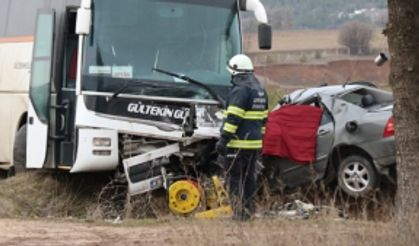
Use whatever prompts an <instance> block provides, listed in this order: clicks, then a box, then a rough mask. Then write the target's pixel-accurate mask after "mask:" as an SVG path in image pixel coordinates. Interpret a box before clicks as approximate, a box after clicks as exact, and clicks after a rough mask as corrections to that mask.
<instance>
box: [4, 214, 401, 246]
mask: <svg viewBox="0 0 419 246" xmlns="http://www.w3.org/2000/svg"><path fill="white" fill-rule="evenodd" d="M102 223H103V222H102ZM132 223H134V224H130V222H128V223H126V222H124V224H123V225H112V224H110V223H109V224H107V225H98V224H95V223H86V222H85V223H81V222H65V221H64V222H63V221H50V220H42V221H41V220H31V221H23V220H11V219H3V220H0V245H11V246H13V245H23V246H26V245H28V246H29V245H74V246H80V245H83V246H84V245H88V246H90V245H159V246H164V245H320V244H322V245H383V243H384V242H386V240H389V239H388V238H387V236H388V230H389V228H390V227H389V225H388V224H384V223H366V222H355V221H348V222H345V221H332V220H331V221H323V220H314V221H310V222H307V221H285V222H284V221H269V220H268V221H256V222H251V223H244V224H243V223H232V222H225V221H224V222H222V221H212V222H197V221H194V220H189V221H174V222H171V221H169V222H148V224H147V223H145V224H144V222H138V221H137V222H132ZM387 242H388V241H387ZM393 245H394V244H393Z"/></svg>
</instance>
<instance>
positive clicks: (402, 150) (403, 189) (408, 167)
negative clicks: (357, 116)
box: [385, 0, 419, 240]
mask: <svg viewBox="0 0 419 246" xmlns="http://www.w3.org/2000/svg"><path fill="white" fill-rule="evenodd" d="M388 8H389V23H388V24H387V28H386V30H385V34H386V35H387V37H388V44H389V49H390V56H391V65H390V66H391V72H390V85H391V87H392V89H393V92H394V97H395V107H394V116H395V126H396V127H395V130H396V151H397V157H396V158H397V159H396V160H397V196H396V207H397V211H396V218H395V219H396V222H398V223H397V225H398V228H399V229H400V230H401V232H402V233H403V234H399V235H400V236H401V237H404V236H405V235H406V236H408V235H410V236H413V237H416V238H412V237H410V238H411V239H413V240H418V234H419V226H418V225H419V223H418V221H419V216H418V214H419V1H418V0H388ZM402 235H403V236H402Z"/></svg>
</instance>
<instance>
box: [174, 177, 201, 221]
mask: <svg viewBox="0 0 419 246" xmlns="http://www.w3.org/2000/svg"><path fill="white" fill-rule="evenodd" d="M200 201H201V189H200V187H199V185H198V184H197V183H196V182H194V181H191V180H179V181H176V182H174V183H173V184H172V185H170V187H169V209H170V210H171V211H172V212H173V213H175V214H185V215H186V214H189V213H191V212H193V211H194V210H195V209H196V208H197V207H198V206H199V203H200Z"/></svg>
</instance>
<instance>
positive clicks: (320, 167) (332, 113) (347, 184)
mask: <svg viewBox="0 0 419 246" xmlns="http://www.w3.org/2000/svg"><path fill="white" fill-rule="evenodd" d="M284 105H311V106H313V107H321V108H322V109H323V115H322V117H321V120H320V124H319V127H318V130H317V142H316V156H315V159H314V161H312V162H311V163H309V165H301V164H299V163H296V162H294V161H292V160H290V159H289V158H283V157H281V156H269V155H265V156H264V165H265V171H264V172H265V176H267V177H268V178H270V179H271V183H274V184H275V183H276V182H275V181H280V182H281V183H282V184H285V185H286V186H287V187H295V186H299V185H302V184H306V183H308V182H313V181H316V180H324V181H326V182H330V181H332V180H334V179H337V180H338V183H339V186H340V187H341V188H342V190H343V191H344V192H345V193H347V194H349V195H351V196H363V195H366V194H367V193H368V192H369V191H370V190H371V189H374V188H376V187H378V186H379V183H380V178H381V177H383V176H386V177H389V178H390V171H392V169H393V168H394V167H395V146H394V122H393V117H392V109H393V96H392V94H391V93H389V92H387V91H384V90H380V89H378V88H376V87H374V86H370V85H369V84H362V83H361V84H356V83H353V84H347V85H336V86H322V87H315V88H308V89H302V90H297V91H294V92H292V93H290V94H288V95H286V96H285V97H284V98H283V99H282V100H281V102H280V103H279V104H278V106H277V107H276V108H275V109H274V111H275V110H280V109H281V107H283V106H284ZM279 123H281V122H279ZM267 134H269V133H267ZM390 180H391V178H390Z"/></svg>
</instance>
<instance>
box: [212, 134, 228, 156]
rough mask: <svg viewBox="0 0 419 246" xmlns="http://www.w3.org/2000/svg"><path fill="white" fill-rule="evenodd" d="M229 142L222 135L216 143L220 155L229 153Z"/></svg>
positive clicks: (216, 149)
mask: <svg viewBox="0 0 419 246" xmlns="http://www.w3.org/2000/svg"><path fill="white" fill-rule="evenodd" d="M227 142H228V140H227V139H225V138H223V137H222V138H220V139H219V140H218V142H217V143H216V144H215V151H217V153H218V154H219V155H223V156H224V155H226V154H227Z"/></svg>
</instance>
